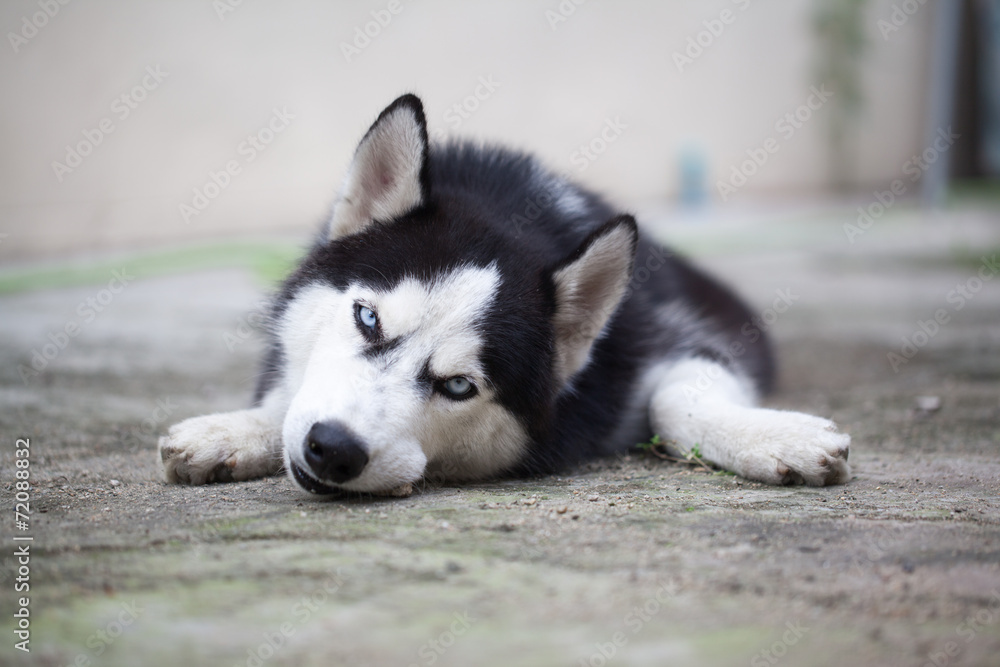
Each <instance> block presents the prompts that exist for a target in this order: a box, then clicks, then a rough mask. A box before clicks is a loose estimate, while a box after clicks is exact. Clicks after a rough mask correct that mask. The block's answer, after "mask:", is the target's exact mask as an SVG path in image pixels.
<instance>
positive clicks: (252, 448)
mask: <svg viewBox="0 0 1000 667" xmlns="http://www.w3.org/2000/svg"><path fill="white" fill-rule="evenodd" d="M278 393H279V392H278V391H273V392H272V393H271V394H270V395H268V396H267V397H266V398H265V399H264V403H263V404H262V405H261V406H260V407H257V408H252V409H250V410H237V411H235V412H221V413H218V414H214V415H205V416H204V417H192V418H191V419H186V420H184V421H182V422H181V423H179V424H174V425H173V426H171V427H170V431H169V432H168V433H167V435H165V436H163V437H161V438H160V444H159V449H160V459H161V460H162V461H163V472H164V475H165V477H166V480H167V481H168V482H175V483H177V482H179V483H183V484H206V483H208V482H232V481H242V480H247V479H254V478H256V477H264V476H266V475H274V474H276V473H278V472H279V471H280V470H281V466H282V457H281V446H282V445H281V427H282V422H283V420H284V416H285V408H287V406H286V405H285V404H284V402H283V401H281V400H280V399H279V397H278V396H277V394H278Z"/></svg>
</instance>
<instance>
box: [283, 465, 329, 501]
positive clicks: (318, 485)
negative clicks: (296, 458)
mask: <svg viewBox="0 0 1000 667" xmlns="http://www.w3.org/2000/svg"><path fill="white" fill-rule="evenodd" d="M288 465H289V468H291V470H292V477H294V478H295V481H296V482H298V484H299V486H301V487H302V488H303V489H305V490H306V491H308V492H309V493H315V494H318V495H321V496H329V495H333V494H335V493H341V489H339V488H337V487H335V486H330V485H329V484H324V483H323V482H321V481H319V480H318V479H316V478H315V477H313V476H312V475H310V474H309V473H307V472H306V471H305V470H303V469H302V468H300V467H299V466H297V465H296V464H295V463H294V462H291V461H289V464H288Z"/></svg>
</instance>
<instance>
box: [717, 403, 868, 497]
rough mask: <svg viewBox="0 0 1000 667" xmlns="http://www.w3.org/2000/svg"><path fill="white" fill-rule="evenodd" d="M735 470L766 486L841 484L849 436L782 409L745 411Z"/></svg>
mask: <svg viewBox="0 0 1000 667" xmlns="http://www.w3.org/2000/svg"><path fill="white" fill-rule="evenodd" d="M749 413H750V415H749V418H748V419H747V423H746V424H745V427H744V429H743V434H742V435H743V438H745V441H744V444H745V446H744V448H742V450H741V451H740V452H739V454H738V455H737V461H736V463H737V466H736V467H737V468H739V469H738V470H736V471H735V472H737V473H739V474H740V475H743V476H744V477H747V478H749V479H754V480H758V481H761V482H767V483H768V484H808V485H810V486H826V485H829V484H844V483H846V482H847V480H848V479H850V476H851V467H850V465H849V464H848V463H847V457H848V455H849V453H850V449H851V436H849V435H847V434H846V433H841V432H840V431H839V430H838V429H837V425H836V424H834V423H833V422H832V421H830V420H828V419H822V418H821V417H814V416H812V415H807V414H802V413H801V412H786V411H781V410H764V409H751V410H749Z"/></svg>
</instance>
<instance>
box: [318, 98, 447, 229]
mask: <svg viewBox="0 0 1000 667" xmlns="http://www.w3.org/2000/svg"><path fill="white" fill-rule="evenodd" d="M428 183H429V179H428V173H427V120H426V118H425V117H424V106H423V104H421V102H420V98H418V97H417V96H416V95H403V96H402V97H400V98H398V99H397V100H396V101H394V102H393V103H392V104H390V105H389V106H388V107H386V109H385V110H384V111H383V112H382V113H381V114H379V117H378V119H377V120H376V121H375V123H374V124H372V126H371V129H369V130H368V133H367V134H366V135H365V136H364V138H363V139H362V140H361V143H360V144H359V145H358V149H357V151H356V152H355V153H354V160H353V161H352V162H351V166H350V168H349V169H348V171H347V178H345V179H344V184H343V186H342V187H341V190H340V194H339V196H338V198H337V202H336V203H335V204H334V207H333V215H332V217H331V219H330V225H329V230H330V231H329V240H331V241H332V240H334V239H338V238H340V237H342V236H347V235H348V234H355V233H357V232H360V231H362V230H364V229H365V228H366V227H367V226H368V225H370V224H372V223H373V222H376V221H377V222H388V221H390V220H393V219H395V218H398V217H399V216H401V215H403V214H405V213H409V212H410V211H412V210H414V209H416V208H419V207H421V206H423V205H424V204H425V203H426V202H427V199H428V197H429V191H428V190H429V188H428Z"/></svg>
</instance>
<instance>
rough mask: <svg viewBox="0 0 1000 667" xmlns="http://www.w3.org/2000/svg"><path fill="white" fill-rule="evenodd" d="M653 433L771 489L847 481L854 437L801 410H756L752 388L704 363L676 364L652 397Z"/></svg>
mask: <svg viewBox="0 0 1000 667" xmlns="http://www.w3.org/2000/svg"><path fill="white" fill-rule="evenodd" d="M650 418H651V422H652V426H653V430H654V432H655V433H657V434H659V435H660V437H661V438H663V439H664V440H667V441H668V445H669V446H671V447H673V448H675V449H676V450H678V452H679V453H681V454H687V453H688V452H690V451H691V450H692V448H694V447H695V446H696V445H697V446H698V448H699V449H700V451H701V458H703V459H705V460H706V461H708V462H711V463H713V464H715V465H717V466H719V467H721V468H725V469H726V470H731V471H732V472H735V473H736V474H738V475H741V476H743V477H746V478H747V479H753V480H758V481H761V482H767V483H768V484H800V483H803V482H804V483H806V484H810V485H812V486H824V485H826V484H843V483H845V482H846V481H847V480H848V478H849V477H850V475H851V469H850V466H849V465H848V463H847V455H848V452H849V449H850V445H851V438H850V436H849V435H846V434H844V433H840V432H839V431H838V430H837V426H836V424H834V423H833V422H831V421H829V420H826V419H822V418H820V417H813V416H812V415H806V414H802V413H801V412H787V411H783V410H768V409H764V408H758V407H754V392H753V390H752V388H751V386H750V384H749V383H748V382H747V381H746V380H743V379H741V378H739V377H737V376H736V375H734V374H733V373H731V372H730V371H729V370H727V369H726V368H725V367H724V366H722V365H721V364H719V363H716V362H714V361H710V360H708V359H702V358H688V359H684V360H681V361H679V362H677V363H676V364H674V365H673V366H672V367H671V368H670V369H669V370H668V371H667V372H666V374H665V376H664V378H663V379H662V380H661V381H660V382H659V384H658V385H657V388H656V390H655V391H654V392H653V397H652V400H651V405H650Z"/></svg>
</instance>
